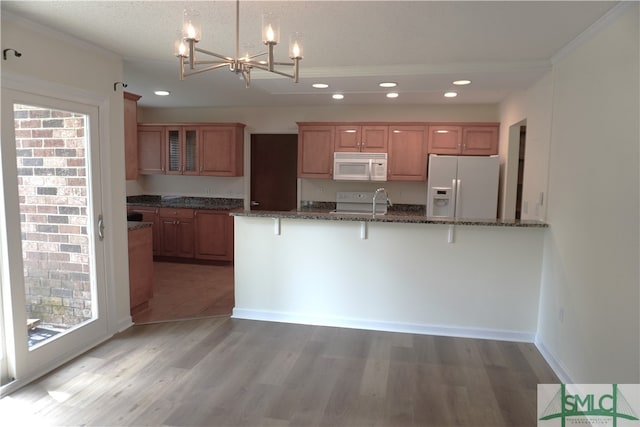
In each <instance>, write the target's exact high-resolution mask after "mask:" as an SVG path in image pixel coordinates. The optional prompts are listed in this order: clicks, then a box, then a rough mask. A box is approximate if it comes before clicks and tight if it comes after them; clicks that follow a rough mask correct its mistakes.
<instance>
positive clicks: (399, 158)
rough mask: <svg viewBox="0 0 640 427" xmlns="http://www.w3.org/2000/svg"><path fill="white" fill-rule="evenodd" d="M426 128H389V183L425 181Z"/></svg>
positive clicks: (411, 126) (396, 126)
mask: <svg viewBox="0 0 640 427" xmlns="http://www.w3.org/2000/svg"><path fill="white" fill-rule="evenodd" d="M426 132H427V127H426V126H413V125H408V126H404V125H392V126H389V158H388V168H387V178H388V180H389V181H425V180H426V179H427V135H426Z"/></svg>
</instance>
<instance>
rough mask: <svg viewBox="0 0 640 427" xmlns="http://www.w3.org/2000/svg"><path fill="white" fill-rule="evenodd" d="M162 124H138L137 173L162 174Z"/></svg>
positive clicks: (163, 130)
mask: <svg viewBox="0 0 640 427" xmlns="http://www.w3.org/2000/svg"><path fill="white" fill-rule="evenodd" d="M164 132H165V128H164V127H163V126H147V125H138V173H139V174H140V175H153V174H163V173H164V168H165V163H164V159H165V156H164V151H165V134H164Z"/></svg>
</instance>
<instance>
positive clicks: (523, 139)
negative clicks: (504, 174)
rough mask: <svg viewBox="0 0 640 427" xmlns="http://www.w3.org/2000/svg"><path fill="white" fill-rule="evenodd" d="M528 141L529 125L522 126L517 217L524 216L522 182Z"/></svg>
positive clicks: (519, 151)
mask: <svg viewBox="0 0 640 427" xmlns="http://www.w3.org/2000/svg"><path fill="white" fill-rule="evenodd" d="M526 141H527V126H526V125H521V126H520V148H519V150H518V185H517V188H516V219H521V218H522V184H523V182H524V155H525V152H526V150H525V146H526Z"/></svg>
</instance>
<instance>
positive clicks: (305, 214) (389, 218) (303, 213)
mask: <svg viewBox="0 0 640 427" xmlns="http://www.w3.org/2000/svg"><path fill="white" fill-rule="evenodd" d="M231 215H233V216H246V217H263V218H286V219H311V220H324V221H366V222H393V223H410V224H439V225H480V226H491V227H534V228H545V227H548V225H547V224H546V223H544V222H541V221H533V220H503V219H493V220H486V219H452V218H436V217H427V216H426V215H425V214H424V212H411V211H409V212H407V211H389V212H388V213H386V214H376V215H375V216H373V215H371V214H353V213H338V212H332V211H329V210H295V211H256V210H252V211H236V212H233V213H232V214H231Z"/></svg>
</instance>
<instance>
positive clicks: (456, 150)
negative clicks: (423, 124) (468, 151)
mask: <svg viewBox="0 0 640 427" xmlns="http://www.w3.org/2000/svg"><path fill="white" fill-rule="evenodd" d="M461 148H462V126H429V153H433V154H452V155H456V154H460V149H461Z"/></svg>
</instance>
